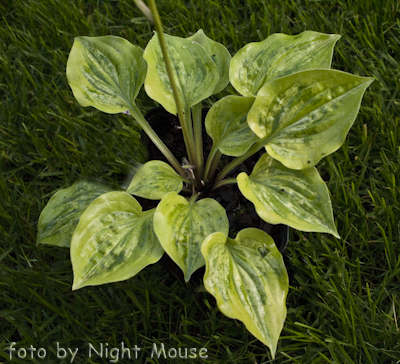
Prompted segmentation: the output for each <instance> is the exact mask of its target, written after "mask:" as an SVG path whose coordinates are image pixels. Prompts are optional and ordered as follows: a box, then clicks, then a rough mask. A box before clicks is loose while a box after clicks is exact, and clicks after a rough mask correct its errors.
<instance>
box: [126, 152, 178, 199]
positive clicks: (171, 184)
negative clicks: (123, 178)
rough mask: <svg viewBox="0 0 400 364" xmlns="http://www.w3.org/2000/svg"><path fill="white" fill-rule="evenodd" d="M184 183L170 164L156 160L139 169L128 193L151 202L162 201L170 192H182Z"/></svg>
mask: <svg viewBox="0 0 400 364" xmlns="http://www.w3.org/2000/svg"><path fill="white" fill-rule="evenodd" d="M183 181H184V179H183V178H182V177H181V176H180V175H179V174H178V173H176V172H175V170H174V169H173V168H172V167H171V166H170V165H169V164H167V163H165V162H162V161H158V160H154V161H150V162H147V163H145V164H143V165H142V166H141V167H140V168H139V169H138V171H137V172H136V173H135V175H134V177H133V179H132V181H131V183H130V185H129V187H128V189H127V190H126V192H128V193H131V194H132V195H135V196H140V197H144V198H148V199H149V200H161V199H162V198H163V196H164V195H165V194H167V193H168V192H180V191H181V190H182V187H183Z"/></svg>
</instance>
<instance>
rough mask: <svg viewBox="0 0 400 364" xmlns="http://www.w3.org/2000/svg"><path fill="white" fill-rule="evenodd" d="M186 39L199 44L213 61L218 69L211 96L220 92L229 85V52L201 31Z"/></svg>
mask: <svg viewBox="0 0 400 364" xmlns="http://www.w3.org/2000/svg"><path fill="white" fill-rule="evenodd" d="M187 39H189V40H191V41H195V42H197V43H199V44H200V45H201V46H202V47H203V48H204V49H205V50H206V52H207V54H208V55H209V56H210V57H211V59H212V60H213V61H214V63H215V65H216V66H217V68H218V72H219V80H218V83H217V84H216V85H215V88H214V91H213V94H216V93H218V92H220V91H222V90H223V89H224V88H225V87H226V86H227V85H228V83H229V64H230V62H231V55H230V54H229V51H228V50H227V49H226V48H225V46H224V45H222V44H221V43H218V42H215V41H213V40H212V39H210V38H208V37H207V36H206V35H205V34H204V32H203V30H202V29H200V30H199V31H198V32H197V33H195V34H193V35H192V36H191V37H188V38H187Z"/></svg>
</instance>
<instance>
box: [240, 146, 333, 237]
mask: <svg viewBox="0 0 400 364" xmlns="http://www.w3.org/2000/svg"><path fill="white" fill-rule="evenodd" d="M237 182H238V186H239V189H240V191H241V192H242V194H243V195H244V197H246V198H247V199H248V200H250V201H251V202H253V204H254V206H255V209H256V212H257V214H258V216H260V217H261V218H262V219H263V220H264V221H267V222H269V223H270V224H285V225H289V226H291V227H293V228H295V229H298V230H302V231H317V232H323V233H330V234H332V235H334V236H335V237H337V238H340V236H339V234H338V232H337V230H336V226H335V223H334V221H333V212H332V205H331V200H330V197H329V191H328V188H327V187H326V185H325V182H324V181H323V180H322V178H321V176H320V175H319V173H318V171H317V170H316V168H314V167H312V168H308V169H302V170H292V169H289V168H287V167H285V166H284V165H282V164H281V163H279V162H278V161H276V160H274V159H273V158H271V157H270V156H269V155H268V154H267V153H265V154H264V155H263V156H262V157H261V158H260V160H259V161H258V162H257V164H256V165H255V167H254V169H253V172H252V173H251V175H250V176H248V175H247V174H246V173H244V172H242V173H240V174H239V175H238V176H237Z"/></svg>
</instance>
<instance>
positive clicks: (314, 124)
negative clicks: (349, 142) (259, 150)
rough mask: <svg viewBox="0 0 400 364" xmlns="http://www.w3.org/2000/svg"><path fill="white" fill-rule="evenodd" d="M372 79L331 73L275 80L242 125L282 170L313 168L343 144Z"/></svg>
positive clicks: (314, 73) (318, 72)
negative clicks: (255, 135)
mask: <svg viewBox="0 0 400 364" xmlns="http://www.w3.org/2000/svg"><path fill="white" fill-rule="evenodd" d="M372 81H373V79H372V78H367V77H359V76H354V75H351V74H349V73H345V72H341V71H334V70H310V71H304V72H298V73H295V74H293V75H290V76H286V77H282V78H279V79H275V80H272V81H271V82H268V83H267V84H266V85H265V86H264V87H263V88H262V89H261V90H260V91H259V92H258V94H257V98H256V101H255V102H254V104H253V106H252V108H251V109H250V111H249V114H248V116H247V122H248V123H249V126H250V128H251V129H252V130H253V132H254V133H255V134H257V135H258V136H259V137H260V138H264V139H265V147H266V149H267V152H268V153H269V154H270V155H271V156H272V157H273V158H275V159H277V160H279V161H280V162H281V163H283V164H284V165H285V166H286V167H288V168H292V169H303V168H309V167H313V166H315V165H316V164H317V163H318V162H319V161H320V160H321V159H322V158H323V157H325V156H326V155H328V154H330V153H333V152H334V151H336V150H337V149H339V148H340V146H341V145H342V144H343V142H344V140H345V138H346V135H347V133H348V131H349V129H350V128H351V126H352V125H353V122H354V120H355V119H356V116H357V114H358V110H359V108H360V104H361V99H362V96H363V94H364V91H365V89H366V88H367V87H368V86H369V85H370V83H371V82H372Z"/></svg>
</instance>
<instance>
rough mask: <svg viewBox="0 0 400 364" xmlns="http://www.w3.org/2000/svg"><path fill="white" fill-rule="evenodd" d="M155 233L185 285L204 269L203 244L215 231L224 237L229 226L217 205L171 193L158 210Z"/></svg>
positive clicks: (159, 205)
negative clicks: (179, 272)
mask: <svg viewBox="0 0 400 364" xmlns="http://www.w3.org/2000/svg"><path fill="white" fill-rule="evenodd" d="M154 231H155V233H156V235H157V237H158V239H159V240H160V243H161V245H162V246H163V248H164V249H165V251H166V252H167V254H168V255H169V256H170V257H171V259H172V260H173V261H174V262H175V263H176V264H177V265H178V266H179V267H180V268H181V269H182V271H183V273H184V276H185V281H186V282H188V281H189V279H190V276H191V275H192V273H193V272H195V271H196V270H197V269H199V268H200V267H202V266H203V265H204V258H203V256H202V255H201V251H200V247H201V243H202V242H203V240H204V239H205V238H206V237H207V236H208V235H210V234H212V233H215V232H217V231H219V232H223V233H224V234H226V235H227V234H228V231H229V222H228V217H227V216H226V212H225V209H224V208H223V207H222V206H221V205H220V204H219V203H218V202H217V201H215V200H213V199H210V198H205V199H202V200H200V201H198V202H194V201H193V200H191V201H187V200H186V199H185V198H184V197H183V196H180V195H178V194H177V193H175V192H170V193H168V194H167V195H165V196H164V197H163V199H162V200H161V202H160V203H159V204H158V206H157V209H156V212H155V214H154Z"/></svg>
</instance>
